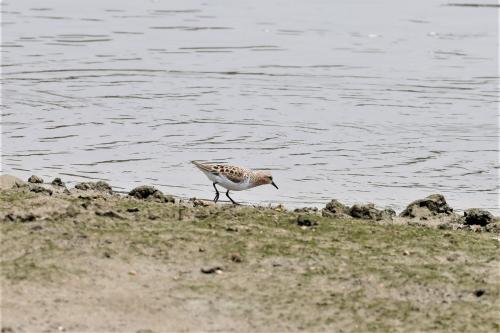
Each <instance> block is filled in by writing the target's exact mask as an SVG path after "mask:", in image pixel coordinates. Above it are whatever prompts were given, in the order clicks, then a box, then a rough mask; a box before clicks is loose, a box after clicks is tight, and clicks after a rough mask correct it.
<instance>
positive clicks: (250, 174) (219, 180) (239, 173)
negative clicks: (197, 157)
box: [191, 161, 278, 205]
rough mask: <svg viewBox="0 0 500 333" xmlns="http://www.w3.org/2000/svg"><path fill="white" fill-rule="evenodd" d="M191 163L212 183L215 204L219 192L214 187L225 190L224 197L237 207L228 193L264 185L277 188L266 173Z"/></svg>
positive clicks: (237, 167)
mask: <svg viewBox="0 0 500 333" xmlns="http://www.w3.org/2000/svg"><path fill="white" fill-rule="evenodd" d="M191 163H193V164H194V165H196V167H197V168H198V169H200V170H201V171H202V172H203V173H204V174H205V175H206V176H207V177H208V179H210V180H211V181H212V183H213V186H214V189H215V198H214V202H215V203H217V201H218V200H219V190H218V189H217V186H216V185H220V186H222V187H224V188H225V189H226V190H227V192H226V196H227V197H228V198H229V200H231V202H232V203H233V204H234V205H239V203H237V202H235V201H234V200H233V199H232V198H231V197H230V196H229V191H243V190H248V189H250V188H253V187H256V186H260V185H266V184H271V185H273V186H274V187H276V189H278V186H277V185H276V184H275V183H274V181H273V176H272V175H271V173H270V172H268V171H261V170H250V169H247V168H243V167H239V166H235V165H228V164H219V163H200V162H197V161H191Z"/></svg>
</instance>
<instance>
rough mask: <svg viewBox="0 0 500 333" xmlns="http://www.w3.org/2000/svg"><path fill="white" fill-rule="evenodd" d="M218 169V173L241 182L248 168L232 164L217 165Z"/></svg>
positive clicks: (244, 178) (233, 180) (235, 181)
mask: <svg viewBox="0 0 500 333" xmlns="http://www.w3.org/2000/svg"><path fill="white" fill-rule="evenodd" d="M218 170H219V171H220V175H221V176H223V177H225V178H227V179H228V180H230V181H232V182H233V183H242V182H244V181H245V180H246V177H247V175H248V170H246V169H244V168H241V167H237V166H234V165H226V164H221V165H219V168H218Z"/></svg>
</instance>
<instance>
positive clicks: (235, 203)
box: [226, 190, 239, 205]
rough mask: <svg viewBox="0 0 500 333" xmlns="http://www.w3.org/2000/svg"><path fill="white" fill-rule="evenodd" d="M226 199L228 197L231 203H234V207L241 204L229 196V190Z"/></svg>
mask: <svg viewBox="0 0 500 333" xmlns="http://www.w3.org/2000/svg"><path fill="white" fill-rule="evenodd" d="M226 197H228V198H229V200H231V202H232V203H233V205H239V203H237V202H235V201H234V200H233V199H231V197H230V196H229V190H227V192H226Z"/></svg>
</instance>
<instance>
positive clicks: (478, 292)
mask: <svg viewBox="0 0 500 333" xmlns="http://www.w3.org/2000/svg"><path fill="white" fill-rule="evenodd" d="M485 293H486V290H484V289H476V290H474V296H476V297H481V296H483V295H484V294H485Z"/></svg>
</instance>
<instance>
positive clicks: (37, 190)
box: [29, 184, 54, 195]
mask: <svg viewBox="0 0 500 333" xmlns="http://www.w3.org/2000/svg"><path fill="white" fill-rule="evenodd" d="M29 189H30V191H31V192H35V193H42V194H48V195H52V194H53V193H54V191H52V189H50V188H47V187H44V186H40V185H36V184H30V186H29Z"/></svg>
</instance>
